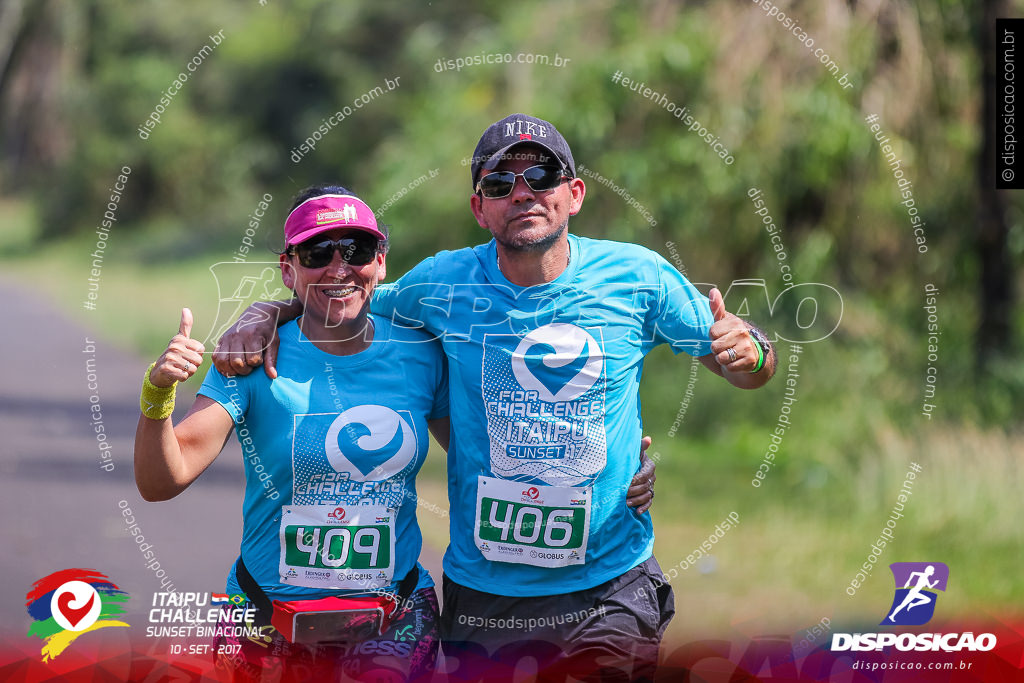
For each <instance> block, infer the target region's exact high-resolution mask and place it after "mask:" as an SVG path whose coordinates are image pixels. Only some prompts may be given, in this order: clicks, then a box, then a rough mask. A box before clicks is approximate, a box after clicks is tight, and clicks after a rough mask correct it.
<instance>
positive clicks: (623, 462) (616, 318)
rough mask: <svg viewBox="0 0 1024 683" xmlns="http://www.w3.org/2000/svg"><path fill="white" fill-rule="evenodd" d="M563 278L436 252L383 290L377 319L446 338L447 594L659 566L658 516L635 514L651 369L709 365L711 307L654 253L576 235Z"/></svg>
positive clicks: (569, 586)
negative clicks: (451, 584) (649, 364)
mask: <svg viewBox="0 0 1024 683" xmlns="http://www.w3.org/2000/svg"><path fill="white" fill-rule="evenodd" d="M569 245H570V261H569V265H568V267H567V268H566V270H565V271H564V272H563V273H562V274H561V275H560V276H559V277H558V278H556V279H555V280H554V281H552V282H550V283H546V284H543V285H539V286H534V287H528V288H527V287H520V286H517V285H515V284H512V283H511V282H509V281H508V280H507V279H506V278H505V277H504V275H502V273H501V271H500V270H499V269H498V267H497V260H496V253H497V252H496V245H495V243H494V241H493V240H492V241H491V242H490V243H488V244H484V245H480V246H478V247H475V248H472V249H461V250H459V251H454V252H441V253H439V254H437V255H436V256H433V257H431V258H428V259H426V260H425V261H423V262H421V263H420V264H419V265H417V266H416V267H415V268H413V269H412V270H411V271H410V272H409V273H408V274H406V275H405V276H403V277H402V278H401V279H400V280H399V281H398V282H397V283H394V284H392V285H386V286H382V287H378V288H377V291H376V293H375V296H374V298H373V301H372V310H373V311H374V312H375V313H377V314H378V316H381V317H383V316H393V320H395V321H396V322H399V323H401V324H403V325H409V326H413V327H420V328H422V329H424V330H426V331H427V332H429V333H431V334H433V335H435V336H436V337H438V338H440V339H441V341H442V344H443V347H444V352H445V354H446V355H447V357H448V364H449V365H448V367H449V373H450V391H451V412H452V443H451V445H450V448H449V451H448V495H449V498H450V504H451V510H450V519H451V521H450V528H451V544H450V546H449V547H448V551H447V552H446V553H445V557H444V570H445V573H446V574H447V575H448V576H450V577H451V578H452V579H453V580H454V581H456V582H457V583H460V584H462V585H465V586H469V587H471V588H475V589H477V590H481V591H485V592H489V593H495V594H499V595H552V594H558V593H567V592H571V591H576V590H583V589H586V588H591V587H593V586H596V585H599V584H601V583H603V582H605V581H608V580H610V579H612V578H615V577H617V576H619V575H621V574H623V573H624V572H626V571H628V570H629V569H631V568H633V567H635V566H636V565H637V564H639V563H641V562H643V561H644V560H646V559H647V558H649V557H650V555H651V551H652V548H653V544H654V533H653V530H652V527H651V520H650V515H648V514H644V515H638V514H636V513H635V512H634V511H633V509H632V508H629V507H627V506H626V503H625V496H626V489H627V488H628V487H629V482H630V480H631V478H632V476H633V475H634V473H635V472H636V470H637V467H638V464H639V462H638V457H639V444H640V438H641V435H642V430H641V421H640V400H639V396H638V393H637V391H638V387H639V383H640V376H641V372H642V369H643V360H644V356H645V355H646V354H647V353H648V352H649V351H650V350H651V349H652V348H654V347H655V346H656V345H658V344H662V343H667V344H669V345H670V346H671V348H672V349H673V351H674V352H676V353H679V352H680V351H686V352H688V353H690V354H693V355H698V356H699V355H704V354H707V353H710V350H711V342H710V338H709V329H710V327H711V324H712V322H713V318H712V315H711V309H710V306H709V303H708V300H707V298H706V297H704V296H703V295H702V294H701V293H700V292H698V291H697V289H696V288H695V287H694V286H693V285H691V284H690V283H689V282H688V281H687V280H686V278H684V277H683V276H682V275H681V274H680V273H679V272H678V271H677V270H676V269H675V268H673V267H672V266H671V265H670V264H669V263H668V262H666V261H665V260H664V259H663V258H661V257H660V256H659V255H658V254H656V253H655V252H653V251H651V250H649V249H646V248H644V247H640V246H638V245H634V244H625V243H619V242H610V241H604V240H593V239H587V238H581V237H577V236H574V235H569Z"/></svg>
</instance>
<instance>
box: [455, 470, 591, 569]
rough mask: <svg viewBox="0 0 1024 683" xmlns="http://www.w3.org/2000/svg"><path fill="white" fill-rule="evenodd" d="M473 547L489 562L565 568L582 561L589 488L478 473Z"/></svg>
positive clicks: (584, 550)
mask: <svg viewBox="0 0 1024 683" xmlns="http://www.w3.org/2000/svg"><path fill="white" fill-rule="evenodd" d="M476 490H477V493H476V523H475V524H474V531H473V534H474V537H475V539H476V547H477V548H479V549H480V552H481V553H482V554H483V556H484V557H485V558H487V559H488V560H490V561H492V562H512V563H515V564H529V565H533V566H534V567H567V566H569V565H571V564H583V563H584V562H585V561H586V555H587V537H588V535H589V533H590V497H591V488H590V487H589V486H586V487H571V486H540V485H536V484H524V483H523V482H520V481H509V480H506V479H494V478H492V477H484V476H480V477H478V478H477V489H476Z"/></svg>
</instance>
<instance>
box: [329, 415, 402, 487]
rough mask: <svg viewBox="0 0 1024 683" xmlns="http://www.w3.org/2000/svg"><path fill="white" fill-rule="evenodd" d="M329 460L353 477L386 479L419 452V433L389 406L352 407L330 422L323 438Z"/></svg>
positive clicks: (356, 479)
mask: <svg viewBox="0 0 1024 683" xmlns="http://www.w3.org/2000/svg"><path fill="white" fill-rule="evenodd" d="M324 452H325V454H326V456H327V460H328V462H330V463H331V467H333V468H334V469H335V470H336V471H338V472H347V473H348V474H349V476H350V477H351V478H352V479H353V480H354V481H383V480H385V479H389V478H391V477H393V476H395V475H396V474H398V473H399V472H401V471H402V470H403V469H405V467H406V466H407V465H408V464H409V463H410V462H411V461H412V460H413V458H414V457H415V456H416V435H415V433H414V432H413V430H412V427H410V426H409V423H408V422H406V420H404V419H403V418H402V416H401V415H399V414H398V413H396V412H395V411H394V410H391V409H390V408H388V407H386V406H378V405H364V406H356V407H354V408H349V409H348V410H346V411H345V412H343V413H341V414H340V415H338V417H336V418H335V419H334V422H332V423H331V426H330V428H329V429H328V430H327V437H326V439H325V441H324Z"/></svg>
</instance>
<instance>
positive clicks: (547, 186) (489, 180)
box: [476, 166, 568, 199]
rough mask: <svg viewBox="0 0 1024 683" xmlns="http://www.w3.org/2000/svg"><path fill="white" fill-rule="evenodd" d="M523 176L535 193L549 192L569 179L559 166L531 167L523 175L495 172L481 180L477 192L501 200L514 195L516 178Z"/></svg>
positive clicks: (510, 172)
mask: <svg viewBox="0 0 1024 683" xmlns="http://www.w3.org/2000/svg"><path fill="white" fill-rule="evenodd" d="M519 176H522V177H523V180H525V181H526V184H527V185H528V186H529V187H530V189H531V190H533V191H534V192H547V191H548V190H553V189H555V188H556V187H558V185H559V183H561V182H562V179H563V178H568V176H567V175H565V174H564V173H563V172H562V169H560V168H558V167H557V166H531V167H530V168H528V169H526V170H525V171H523V172H522V173H513V172H512V171H494V172H493V173H488V174H487V175H485V176H483V177H482V178H480V180H479V181H478V182H477V184H476V191H477V192H479V193H480V194H482V195H483V196H484V197H487V198H488V199H501V198H502V197H507V196H509V195H510V194H512V188H513V187H515V184H516V178H517V177H519Z"/></svg>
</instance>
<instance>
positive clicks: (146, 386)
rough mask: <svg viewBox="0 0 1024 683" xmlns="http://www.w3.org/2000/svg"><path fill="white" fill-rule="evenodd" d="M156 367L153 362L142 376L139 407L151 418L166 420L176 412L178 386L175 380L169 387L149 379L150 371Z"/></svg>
mask: <svg viewBox="0 0 1024 683" xmlns="http://www.w3.org/2000/svg"><path fill="white" fill-rule="evenodd" d="M154 367H156V363H153V364H152V365H150V366H149V367H148V368H146V374H145V375H143V377H142V395H141V396H140V397H139V408H141V409H142V414H143V415H145V416H146V417H148V418H149V419H151V420H166V419H167V418H169V417H170V416H171V413H173V412H174V392H175V390H176V389H177V387H178V383H177V382H175V383H174V384H172V385H171V386H169V387H158V386H155V385H154V384H153V383H152V382H150V381H149V373H150V372H152V371H153V368H154Z"/></svg>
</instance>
